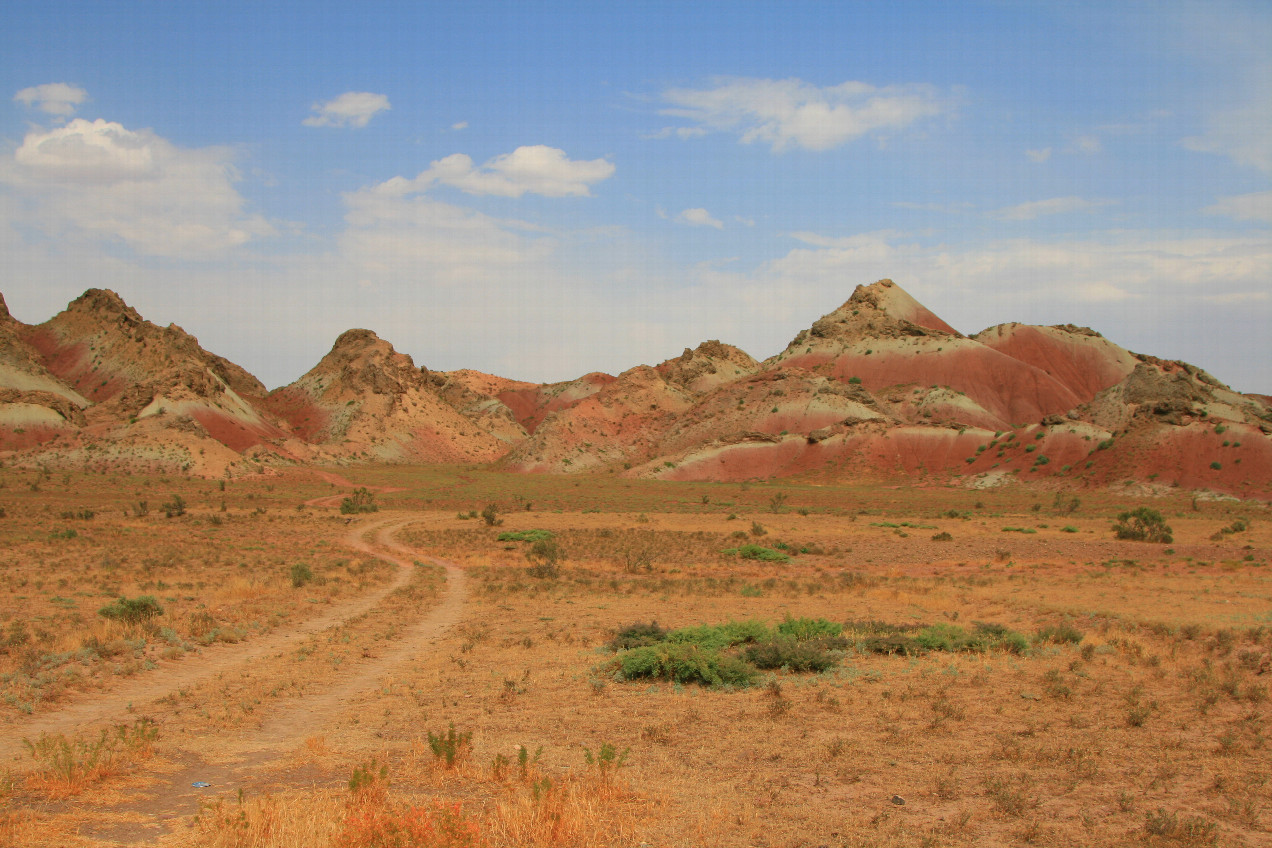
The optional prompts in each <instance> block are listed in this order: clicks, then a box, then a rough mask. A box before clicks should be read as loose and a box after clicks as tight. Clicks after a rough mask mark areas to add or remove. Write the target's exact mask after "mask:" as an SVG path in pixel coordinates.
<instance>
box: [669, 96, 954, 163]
mask: <svg viewBox="0 0 1272 848" xmlns="http://www.w3.org/2000/svg"><path fill="white" fill-rule="evenodd" d="M663 99H664V100H666V101H667V102H668V103H670V104H671V105H670V107H669V108H666V109H663V110H662V114H664V115H672V116H675V117H680V118H685V119H688V120H690V121H693V122H695V123H696V124H698V125H699V127H698V128H705V129H710V130H720V131H730V132H737V133H738V134H739V135H740V136H741V140H742V142H743V143H747V144H749V143H751V142H756V141H759V142H763V143H765V144H769V145H770V146H771V147H772V149H773V150H774V151H781V150H786V149H787V148H789V147H802V148H804V149H806V150H830V149H832V148H835V147H839V146H841V145H843V144H846V143H848V142H850V141H853V140H854V139H857V138H860V137H861V136H863V135H866V134H868V133H872V132H876V131H880V130H901V129H905V128H906V127H908V126H910V125H911V124H913V123H915V122H916V121H918V120H920V119H922V118H926V117H931V116H933V115H939V114H942V113H944V112H947V111H949V110H951V109H952V108H953V106H952V102H951V99H950V98H949V97H947V96H942V95H941V94H940V93H938V91H937V89H936V88H934V87H933V86H930V85H889V86H873V85H870V84H868V83H864V82H845V83H841V84H839V85H832V86H825V87H819V86H815V85H811V84H809V83H806V82H804V81H802V80H798V79H786V80H769V79H745V78H742V79H739V78H723V79H718V80H716V83H715V85H714V86H712V87H710V88H702V89H691V88H673V89H669V90H667V91H665V92H663Z"/></svg>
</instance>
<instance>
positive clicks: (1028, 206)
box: [990, 197, 1113, 221]
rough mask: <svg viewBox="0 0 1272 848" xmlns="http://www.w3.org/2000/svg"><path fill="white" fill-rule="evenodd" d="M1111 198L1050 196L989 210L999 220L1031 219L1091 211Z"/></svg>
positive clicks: (1106, 203) (1108, 203)
mask: <svg viewBox="0 0 1272 848" xmlns="http://www.w3.org/2000/svg"><path fill="white" fill-rule="evenodd" d="M1112 203H1113V201H1111V200H1086V199H1085V198H1081V197H1052V198H1050V199H1048V200H1033V201H1030V202H1028V203H1020V204H1017V205H1016V206H1008V207H1006V208H1004V209H999V210H998V211H997V212H991V213H990V217H991V218H997V219H998V220H1000V221H1032V220H1034V219H1035V218H1042V217H1044V216H1046V215H1064V214H1067V213H1070V212H1092V211H1094V210H1096V209H1099V208H1100V207H1102V206H1108V205H1110V204H1112Z"/></svg>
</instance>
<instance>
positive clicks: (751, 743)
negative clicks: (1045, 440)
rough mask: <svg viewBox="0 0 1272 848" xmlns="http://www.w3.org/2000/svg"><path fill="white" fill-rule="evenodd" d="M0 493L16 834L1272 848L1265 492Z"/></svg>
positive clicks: (128, 486) (325, 484)
mask: <svg viewBox="0 0 1272 848" xmlns="http://www.w3.org/2000/svg"><path fill="white" fill-rule="evenodd" d="M337 471H338V473H337ZM0 506H3V509H4V513H3V515H4V517H3V518H2V519H0V535H2V537H3V545H2V546H0V550H3V554H0V581H3V582H0V626H2V629H0V634H2V638H0V757H3V763H2V765H0V775H3V783H2V784H0V843H2V844H9V845H32V846H35V845H56V846H63V845H65V846H103V845H115V844H153V845H161V846H185V845H209V846H293V845H314V846H319V845H322V846H326V845H339V846H352V845H416V844H421V845H489V846H512V845H544V846H549V845H551V846H574V845H578V846H584V845H587V846H592V845H596V846H601V845H605V846H609V845H613V846H639V845H649V846H691V845H692V846H698V845H719V846H735V845H756V846H760V845H764V846H820V845H835V846H839V845H844V846H866V845H881V846H890V845H896V846H901V845H1021V844H1037V845H1162V846H1173V845H1232V846H1257V845H1266V844H1268V842H1269V839H1270V837H1269V831H1270V828H1272V810H1270V809H1269V802H1268V799H1269V797H1270V795H1272V792H1270V791H1269V780H1270V778H1272V766H1270V765H1269V763H1270V762H1272V758H1270V757H1269V755H1268V748H1267V733H1268V717H1269V704H1268V688H1269V682H1270V678H1269V657H1270V655H1272V581H1270V579H1269V577H1270V572H1269V565H1268V564H1269V561H1270V560H1272V524H1269V521H1268V519H1269V515H1268V511H1269V510H1268V506H1267V505H1266V504H1265V503H1262V502H1259V501H1239V500H1235V499H1232V498H1224V497H1216V496H1207V495H1204V494H1203V495H1198V494H1195V493H1193V492H1189V491H1187V490H1180V491H1178V492H1176V493H1174V494H1167V495H1164V496H1163V495H1157V496H1154V497H1152V498H1142V497H1136V496H1135V495H1134V494H1133V493H1131V492H1130V491H1117V490H1088V491H1078V492H1075V491H1071V490H1055V491H1050V490H1045V489H1041V488H1038V487H1026V486H1005V487H998V488H992V489H985V490H976V489H969V488H967V487H965V486H946V485H922V484H919V483H916V482H914V481H913V480H901V479H897V480H888V479H883V478H880V479H874V480H869V481H855V482H841V483H824V484H815V483H807V482H800V481H797V480H784V481H773V482H755V483H749V482H741V483H706V482H671V481H659V480H644V479H632V478H628V477H623V476H620V475H612V474H611V475H602V474H598V475H591V476H582V477H580V476H574V477H568V476H555V475H521V474H510V473H507V472H503V471H499V470H493V469H490V468H487V467H477V466H436V465H434V466H403V465H393V466H377V465H371V464H368V465H363V466H358V467H349V468H343V469H330V468H327V469H317V470H316V469H312V468H293V469H285V470H280V471H273V472H271V473H267V474H260V475H255V476H248V477H240V478H235V479H229V480H215V479H204V478H198V477H189V476H185V475H181V474H166V475H163V474H136V475H127V474H123V473H109V472H99V471H91V470H89V471H79V472H76V471H63V470H53V469H48V468H44V469H39V468H37V469H29V468H13V467H6V468H3V469H0ZM1140 508H1148V509H1150V510H1153V511H1155V512H1157V513H1158V514H1160V515H1161V517H1162V519H1163V520H1164V521H1165V522H1166V523H1167V524H1168V525H1169V527H1170V531H1171V541H1170V542H1168V543H1167V542H1150V541H1136V540H1126V539H1118V538H1117V537H1116V534H1115V531H1114V528H1115V526H1117V525H1118V524H1119V516H1125V515H1126V514H1127V513H1129V512H1132V511H1134V510H1137V509H1140ZM361 510H365V511H361ZM536 531H537V532H536ZM501 536H502V537H503V538H502V539H501V538H500V537H501ZM624 635H625V636H626V637H627V638H628V641H627V642H623V641H621V639H622V637H623V636H624ZM642 641H643V642H644V643H645V644H644V647H643V648H639V647H638V648H634V649H629V650H628V651H627V653H623V649H624V648H625V647H626V646H630V645H638V644H640V643H641V642H642ZM633 650H636V651H640V650H644V651H645V654H643V655H641V656H643V657H644V659H643V660H641V661H637V660H635V659H632V658H633V657H634V656H636V654H633V653H632V651H633ZM624 657H627V658H628V661H624ZM651 657H652V658H653V659H651ZM642 662H643V664H642Z"/></svg>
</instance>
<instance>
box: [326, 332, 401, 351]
mask: <svg viewBox="0 0 1272 848" xmlns="http://www.w3.org/2000/svg"><path fill="white" fill-rule="evenodd" d="M376 344H388V342H386V341H384V340H383V339H381V338H380V337H379V336H377V335H376V334H375V333H374V332H373V331H371V330H359V329H354V330H345V331H344V332H343V333H341V334H340V336H339V337H338V338H337V339H336V343H335V344H333V345H332V346H331V350H332V352H333V353H334V352H335V351H337V350H343V349H346V348H348V349H361V348H365V347H370V346H372V345H376ZM389 346H390V347H392V345H389Z"/></svg>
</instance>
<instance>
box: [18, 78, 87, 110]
mask: <svg viewBox="0 0 1272 848" xmlns="http://www.w3.org/2000/svg"><path fill="white" fill-rule="evenodd" d="M13 100H14V102H16V103H21V104H23V105H24V106H29V107H31V108H33V109H39V110H40V111H41V112H45V113H47V114H49V115H57V116H58V117H60V118H69V117H70V116H71V115H74V114H75V107H77V106H79V105H80V104H81V103H83V102H84V101H86V100H88V92H87V91H85V90H84V89H82V88H79V87H77V86H73V85H70V84H69V83H64V82H50V83H45V84H44V85H35V86H32V87H30V88H24V89H22V90H21V91H19V92H18V93H17V94H15V95H14V96H13Z"/></svg>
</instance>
